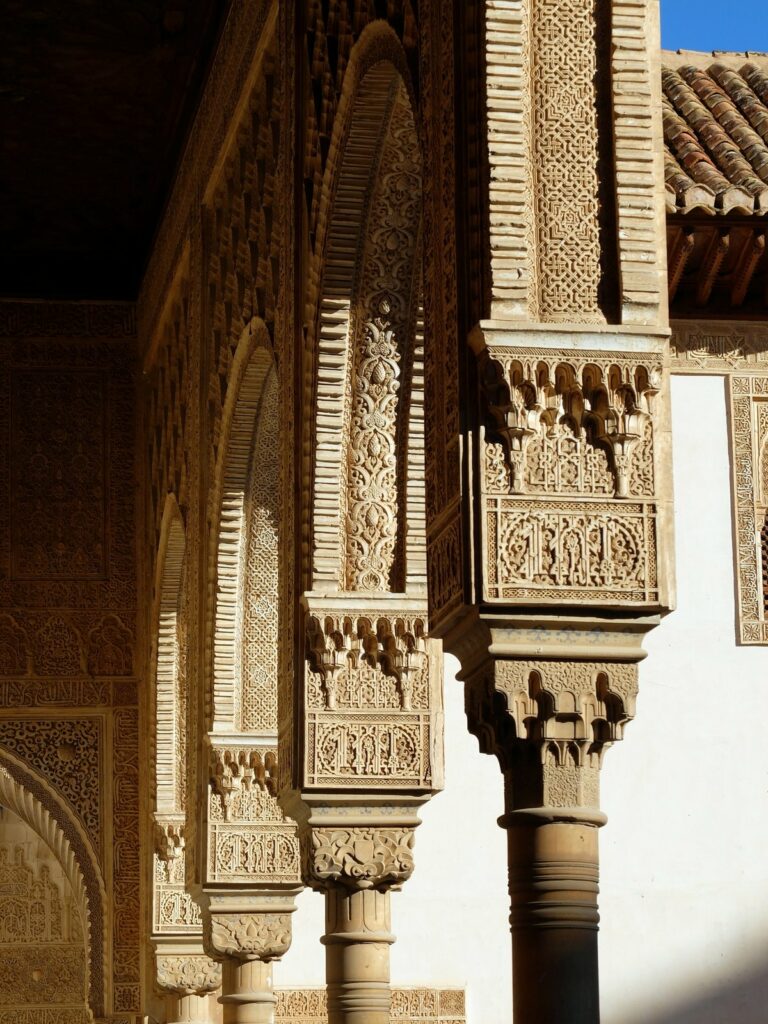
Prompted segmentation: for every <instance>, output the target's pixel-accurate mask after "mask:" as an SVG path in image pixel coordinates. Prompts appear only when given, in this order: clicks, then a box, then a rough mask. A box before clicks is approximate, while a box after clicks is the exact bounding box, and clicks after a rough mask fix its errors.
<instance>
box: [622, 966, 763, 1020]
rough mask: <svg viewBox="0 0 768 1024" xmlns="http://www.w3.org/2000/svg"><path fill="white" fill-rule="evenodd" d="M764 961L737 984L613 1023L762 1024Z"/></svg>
mask: <svg viewBox="0 0 768 1024" xmlns="http://www.w3.org/2000/svg"><path fill="white" fill-rule="evenodd" d="M766 1021H768V958H766V960H765V963H764V966H763V967H761V968H755V969H754V970H753V971H752V972H751V973H749V974H746V975H745V976H744V977H742V978H741V979H740V980H739V981H736V982H734V983H733V984H731V985H725V986H722V987H720V988H717V989H712V990H711V991H710V992H708V993H707V992H705V993H704V994H701V995H699V996H698V997H697V998H695V999H692V1000H691V1001H690V1002H684V1003H681V1004H680V1005H679V1006H678V1007H676V1008H674V1009H669V1010H664V1011H662V1012H660V1013H656V1014H652V1015H648V1014H643V1015H642V1016H634V1015H633V1016H632V1017H631V1018H630V1017H622V1018H616V1019H615V1021H614V1024H766Z"/></svg>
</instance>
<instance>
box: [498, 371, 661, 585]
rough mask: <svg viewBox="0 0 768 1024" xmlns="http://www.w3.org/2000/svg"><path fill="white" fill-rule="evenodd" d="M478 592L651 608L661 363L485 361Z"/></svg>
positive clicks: (655, 536) (654, 557) (655, 577)
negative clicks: (482, 579) (482, 576)
mask: <svg viewBox="0 0 768 1024" xmlns="http://www.w3.org/2000/svg"><path fill="white" fill-rule="evenodd" d="M482 363H483V365H482V373H483V383H484V389H485V396H486V402H487V409H488V413H489V420H490V429H489V430H488V432H487V433H486V435H485V438H484V440H483V443H482V447H481V478H482V489H483V503H484V516H483V529H484V532H485V537H484V557H485V559H486V563H487V569H486V584H485V585H486V595H485V596H486V598H487V599H489V600H499V599H502V600H510V599H511V600H520V601H526V602H528V603H530V601H531V600H534V601H536V600H540V601H551V600H557V601H559V602H563V601H565V602H571V601H581V600H583V597H584V593H585V592H587V591H588V592H589V595H590V600H591V601H596V602H613V603H621V604H654V603H655V602H656V601H657V600H658V580H657V565H656V550H657V526H656V515H657V507H656V502H655V501H654V497H655V489H656V488H655V477H656V474H655V467H654V436H655V434H654V431H655V399H656V396H657V394H658V392H659V388H660V385H661V366H660V365H657V364H655V363H654V362H636V363H632V362H630V361H629V360H627V359H626V358H622V357H612V356H606V354H605V353H601V354H598V353H583V356H582V358H581V359H580V360H579V361H578V362H577V361H572V362H568V363H565V362H561V361H558V360H557V359H553V358H552V356H551V355H550V356H549V358H548V359H545V358H544V353H538V354H535V353H531V354H530V355H528V356H525V355H524V356H523V357H522V358H520V357H516V356H513V355H512V354H511V353H510V354H507V353H504V354H498V353H494V357H493V358H490V357H489V356H488V355H487V353H486V354H485V355H484V356H483V357H482Z"/></svg>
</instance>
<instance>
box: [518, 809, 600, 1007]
mask: <svg viewBox="0 0 768 1024" xmlns="http://www.w3.org/2000/svg"><path fill="white" fill-rule="evenodd" d="M505 824H506V825H507V828H508V833H507V834H508V842H509V891H510V897H511V904H512V913H511V916H510V923H511V926H512V978H513V1005H514V1019H515V1020H520V1021H524V1022H525V1024H563V1022H564V1021H566V1020H567V1021H568V1024H599V1020H600V1002H599V990H598V966H597V930H598V921H599V915H598V911H597V894H598V879H599V865H598V843H597V833H598V830H597V826H596V825H595V824H592V823H584V822H570V821H569V822H564V821H549V822H546V823H531V822H530V821H526V820H525V818H524V816H521V818H520V820H518V819H517V816H516V815H515V814H512V815H509V816H508V817H507V819H506V822H505Z"/></svg>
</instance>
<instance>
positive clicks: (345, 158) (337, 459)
mask: <svg viewBox="0 0 768 1024" xmlns="http://www.w3.org/2000/svg"><path fill="white" fill-rule="evenodd" d="M421 219H422V158H421V146H420V142H419V136H418V132H417V128H416V120H415V117H414V104H413V90H412V89H411V87H410V84H409V79H408V74H407V64H406V61H405V54H404V52H403V50H402V47H401V44H400V42H399V41H398V40H397V37H396V36H395V34H394V32H392V30H391V29H389V28H388V27H387V26H385V25H383V24H381V23H377V24H375V25H370V26H368V28H367V29H366V30H365V31H364V32H363V33H362V34H361V37H360V40H359V41H358V43H357V44H356V46H355V48H354V49H353V52H352V55H351V58H350V63H349V67H348V69H347V71H346V75H345V81H344V87H343V92H342V100H341V103H340V106H339V115H338V117H337V120H336V129H335V131H334V138H333V141H332V144H331V155H330V158H329V161H328V171H327V174H326V181H325V182H324V196H323V201H322V203H321V215H320V231H319V239H318V250H319V252H320V253H321V262H320V265H319V266H318V267H316V268H315V276H316V282H313V283H314V284H315V287H314V288H313V289H311V294H312V296H313V298H314V303H315V308H314V310H313V311H312V312H311V321H310V322H311V324H312V332H311V333H312V334H313V339H314V341H313V351H312V353H311V357H312V358H311V363H313V373H314V375H313V381H312V393H311V407H312V408H313V410H314V420H313V431H314V437H313V438H312V442H311V445H310V450H311V451H313V452H314V466H313V474H312V479H313V495H312V507H313V520H312V524H311V530H312V569H311V573H312V579H311V581H307V582H308V584H309V585H310V589H312V590H315V591H325V592H328V591H329V589H330V590H331V591H334V590H336V591H341V592H348V591H362V592H379V593H381V592H388V593H403V592H407V593H408V594H409V596H422V595H423V594H424V593H425V591H426V542H425V523H424V518H425V509H424V496H423V490H424V487H423V484H424V418H423V417H424V396H423V390H424V350H423V326H422V310H421V295H422V268H421V264H422V251H421V249H422V237H421V234H422V231H421ZM320 266H321V267H322V273H321V271H320Z"/></svg>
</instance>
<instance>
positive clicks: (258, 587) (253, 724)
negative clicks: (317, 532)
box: [209, 319, 280, 734]
mask: <svg viewBox="0 0 768 1024" xmlns="http://www.w3.org/2000/svg"><path fill="white" fill-rule="evenodd" d="M278 430H279V387H278V375H277V367H276V365H275V360H274V355H273V351H272V345H271V338H270V335H269V332H268V330H267V327H266V325H265V324H264V322H263V321H261V320H259V319H254V320H253V321H252V322H251V323H250V324H249V326H248V327H247V328H246V330H245V331H244V332H243V335H242V337H241V339H240V342H239V344H238V347H237V350H236V352H235V357H234V360H233V364H232V374H231V378H230V384H229V387H228V390H227V400H226V404H225V407H224V412H223V416H222V426H221V438H220V444H219V459H218V464H217V466H216V471H215V476H214V490H213V496H212V509H213V515H212V529H213V531H214V535H213V537H212V542H211V552H212V563H213V564H212V566H211V579H212V580H214V581H215V594H212V595H211V606H212V614H211V618H212V621H211V623H210V628H209V635H210V637H211V651H210V665H211V681H212V686H211V692H210V703H211V706H210V709H209V715H210V721H211V731H212V732H213V733H224V734H227V733H229V734H231V733H232V732H253V731H256V732H265V731H266V732H275V731H276V729H277V649H278V637H277V628H278V586H279V582H278V581H279V572H280V566H279V544H278V522H279V510H280V471H279V461H278V460H279V439H278Z"/></svg>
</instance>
